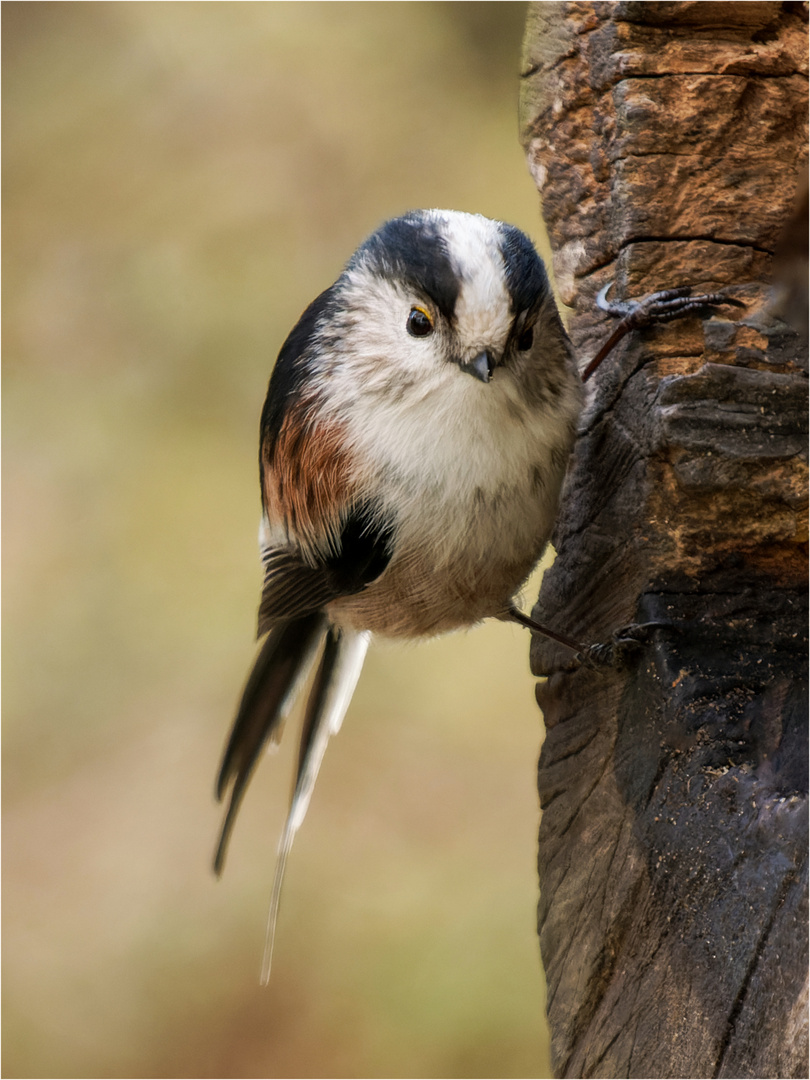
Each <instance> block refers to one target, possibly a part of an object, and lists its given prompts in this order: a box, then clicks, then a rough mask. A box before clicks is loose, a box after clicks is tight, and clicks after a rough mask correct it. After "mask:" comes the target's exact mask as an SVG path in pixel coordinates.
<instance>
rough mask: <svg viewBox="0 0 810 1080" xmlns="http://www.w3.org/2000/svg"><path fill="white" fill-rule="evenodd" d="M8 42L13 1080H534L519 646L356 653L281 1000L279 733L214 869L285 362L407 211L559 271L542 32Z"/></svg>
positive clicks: (138, 12)
mask: <svg viewBox="0 0 810 1080" xmlns="http://www.w3.org/2000/svg"><path fill="white" fill-rule="evenodd" d="M2 14H3V82H4V87H3V89H4V95H3V121H4V211H5V213H4V218H3V224H4V256H5V259H4V271H5V272H4V275H3V283H4V297H3V299H4V316H5V319H4V346H5V347H4V354H3V358H4V376H5V377H4V384H3V391H4V396H3V419H4V470H3V472H4V511H5V514H4V555H5V560H4V570H5V573H4V596H3V615H4V636H3V646H4V665H3V674H4V684H3V689H4V701H3V703H4V758H3V760H4V769H3V781H4V830H3V840H4V846H3V867H4V886H5V887H4V912H3V914H4V939H3V943H4V956H3V959H4V990H5V993H4V1002H3V1004H4V1047H3V1049H4V1062H3V1066H4V1070H3V1071H4V1074H5V1075H7V1076H12V1075H13V1076H49V1075H52V1076H217V1077H218V1076H290V1077H293V1076H335V1077H337V1076H353V1077H357V1076H392V1077H393V1076H436V1077H439V1076H448V1077H449V1076H470V1077H472V1076H500V1077H507V1076H543V1075H548V1073H547V1068H548V1066H547V1049H546V1043H545V1040H546V1033H545V1028H544V1022H543V996H542V995H543V989H542V977H541V972H540V966H539V957H538V947H537V940H536V934H535V928H534V918H535V910H534V909H535V904H536V900H537V884H536V874H535V867H534V862H535V851H536V832H537V824H538V808H537V799H536V793H535V764H536V758H537V753H538V750H539V746H540V741H541V738H542V728H541V723H540V716H539V713H538V711H537V709H536V706H535V704H534V695H533V681H532V679H531V677H530V675H529V672H528V639H527V636H526V635H525V634H524V633H522V632H521V631H519V630H517V629H512V628H510V627H506V626H502V625H491V626H485V627H483V628H480V629H477V630H475V631H471V632H470V633H467V634H463V635H456V636H455V637H452V638H448V639H444V640H441V641H437V642H431V643H428V644H423V645H419V646H413V647H393V646H383V647H380V648H378V649H376V650H374V651H373V652H372V654H371V656H370V658H369V661H368V663H367V668H366V671H365V673H364V676H363V679H362V680H361V684H360V687H359V689H358V692H357V695H356V698H355V701H354V702H353V704H352V707H351V709H350V712H349V715H348V717H347V720H346V723H345V725H344V729H343V731H342V732H341V734H340V736H339V737H338V738H337V739H335V740H334V742H333V744H332V745H331V746H330V748H329V751H328V754H327V758H326V762H325V764H324V769H323V773H322V776H321V779H320V782H319V786H318V789H317V790H316V794H315V797H314V799H313V803H312V806H311V809H310V812H309V817H308V819H307V821H306V823H305V826H304V828H303V829H302V831H301V833H300V835H299V838H298V841H297V844H296V847H295V850H294V853H293V856H292V859H291V862H290V867H289V873H288V880H287V884H286V893H285V898H284V904H283V906H282V913H281V920H280V924H279V933H278V939H277V951H276V967H275V970H274V973H273V979H272V982H271V985H270V987H269V989H267V990H262V989H260V988H259V986H258V978H257V976H258V970H259V963H260V957H261V948H262V939H263V932H264V925H263V924H264V918H265V914H266V908H267V900H268V891H269V886H270V882H271V878H272V870H273V861H274V851H275V844H276V838H277V835H278V830H279V827H280V824H281V820H282V816H283V810H284V803H285V800H286V797H287V794H288V791H289V784H290V774H291V769H292V760H293V759H292V754H293V750H294V747H292V746H291V743H292V742H293V741H294V739H293V738H291V737H290V736H288V738H287V739H286V740H285V746H284V747H283V749H282V751H281V753H280V754H279V755H278V756H277V757H276V758H270V759H268V760H266V761H264V762H262V765H261V768H260V770H259V772H258V774H257V776H256V778H255V780H254V782H253V783H252V785H251V789H250V791H249V793H248V797H247V799H246V801H245V804H244V808H243V811H242V815H241V819H240V821H239V823H238V827H237V831H236V835H235V837H234V842H233V845H232V849H231V853H230V858H229V864H228V866H227V869H226V873H225V875H224V878H223V880H222V881H220V882H216V881H215V880H214V878H213V876H212V874H211V872H210V857H211V853H212V849H213V844H214V840H215V836H216V832H217V828H218V824H219V815H220V809H219V807H217V806H216V805H215V803H214V801H213V794H212V789H213V779H214V774H215V770H216V766H217V759H218V756H219V753H220V751H221V747H222V743H223V740H224V737H225V734H226V730H227V726H228V724H229V721H230V718H231V714H232V709H233V706H234V704H235V700H236V698H237V697H238V693H239V689H240V686H241V682H242V680H243V678H244V676H245V673H246V671H247V668H248V666H249V664H250V661H251V657H252V655H253V644H252V634H253V625H254V615H255V608H256V602H257V597H258V588H259V583H260V574H259V566H258V557H257V551H256V528H257V525H258V506H259V501H258V483H257V466H256V449H257V426H258V414H259V410H260V408H261V403H262V400H263V396H264V391H265V388H266V384H267V379H268V376H269V372H270V368H271V365H272V361H273V358H274V356H275V353H276V352H277V350H278V348H279V346H280V344H281V342H282V340H283V338H284V336H285V334H286V333H287V331H288V330H289V329H290V327H291V326H292V324H293V323H294V321H295V319H296V318H297V316H298V314H299V313H300V311H301V310H302V309H303V308H304V307H305V306H306V304H307V303H308V302H309V301H310V300H311V299H312V298H313V297H314V296H315V295H316V293H318V292H319V291H320V290H321V289H323V288H324V287H326V285H328V284H329V283H330V282H331V281H332V280H333V279H334V277H335V276H336V274H337V273H338V272H339V270H340V268H341V265H342V264H343V262H344V261H345V260H346V258H347V257H348V256H349V255H350V254H351V252H352V250H353V249H354V247H355V246H356V245H357V244H358V243H359V241H360V240H362V239H363V237H364V236H365V235H367V234H368V233H369V232H370V231H371V230H372V229H374V228H375V227H376V226H377V225H378V224H379V223H380V222H381V221H382V220H384V219H385V218H387V217H390V216H392V215H395V214H398V213H400V212H402V211H404V210H406V209H409V208H411V207H415V206H451V207H454V208H456V209H461V210H470V211H479V212H481V213H484V214H488V215H491V216H493V217H501V218H504V219H506V220H509V221H512V222H514V223H515V224H517V225H519V226H521V227H522V228H524V229H525V230H526V231H527V232H529V233H530V234H531V235H533V236H534V237H535V238H537V239H538V240H539V237H540V224H539V212H538V207H537V197H536V193H535V192H534V189H533V186H532V182H531V180H530V178H529V176H528V173H527V171H526V167H525V164H524V161H523V157H522V152H521V150H520V147H519V145H518V138H517V83H518V79H517V68H518V57H519V49H520V36H521V30H522V21H523V15H524V5H522V4H512V3H495V4H490V3H471V4H467V3H448V4H440V3H403V4H400V3H363V4H353V3H328V4H321V3H263V2H258V3H195V2H191V3H173V2H168V3H22V2H21V3H4V4H3V6H2ZM292 734H293V733H290V735H292Z"/></svg>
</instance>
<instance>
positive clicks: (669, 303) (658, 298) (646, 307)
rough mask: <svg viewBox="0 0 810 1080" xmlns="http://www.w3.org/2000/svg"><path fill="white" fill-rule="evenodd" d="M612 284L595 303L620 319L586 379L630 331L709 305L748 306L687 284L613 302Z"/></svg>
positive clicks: (704, 309)
mask: <svg viewBox="0 0 810 1080" xmlns="http://www.w3.org/2000/svg"><path fill="white" fill-rule="evenodd" d="M612 285H613V282H612V281H611V282H609V283H608V284H607V285H606V286H605V287H604V289H602V290H600V292H599V294H598V296H597V297H596V303H597V304H598V305H599V307H600V308H601V309H602V310H603V311H606V312H607V313H608V314H609V315H614V316H616V318H618V319H620V320H621V322H620V323H619V324H618V325H617V326H616V328H615V330H614V331H613V333H612V334H611V335H610V337H609V338H608V339H607V341H606V342H605V344H604V345H603V346H602V348H601V349H600V350H599V352H598V353H597V354H596V356H594V358H593V359H592V360H591V362H590V363H589V364H588V366H587V367H586V368H585V370H584V371H583V373H582V381H583V382H587V381H588V379H590V377H591V375H593V373H594V372H595V371H596V369H597V368H598V367H599V365H600V364H601V363H602V361H603V360H604V359H605V357H606V356H607V355H608V353H609V352H611V350H612V349H613V348H615V346H616V345H618V343H619V342H620V341H621V340H622V338H623V337H624V336H625V334H629V333H630V331H631V330H639V329H641V328H642V327H644V326H649V325H650V324H651V323H655V322H671V321H672V320H673V319H680V318H682V317H683V316H685V315H692V314H695V313H696V312H700V311H706V309H707V308H713V307H720V306H722V305H723V304H730V305H732V306H733V307H745V304H743V303H742V302H741V301H739V300H734V299H733V298H732V297H730V296H723V294H722V293H700V294H699V295H697V296H692V295H691V294H692V290H691V288H690V287H689V286H688V285H687V286H684V287H683V288H680V289H662V290H661V291H660V292H654V293H649V294H648V295H647V296H643V297H642V298H641V299H640V300H615V301H610V300H608V298H607V294H608V292H609V291H610V289H611V287H612Z"/></svg>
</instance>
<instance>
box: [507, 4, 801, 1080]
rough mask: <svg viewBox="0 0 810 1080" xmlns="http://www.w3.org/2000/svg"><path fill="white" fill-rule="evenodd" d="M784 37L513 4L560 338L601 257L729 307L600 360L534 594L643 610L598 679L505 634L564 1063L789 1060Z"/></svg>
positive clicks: (795, 883)
mask: <svg viewBox="0 0 810 1080" xmlns="http://www.w3.org/2000/svg"><path fill="white" fill-rule="evenodd" d="M806 57H807V11H806V5H804V4H791V3H782V4H780V3H755V2H754V3H709V2H704V3H615V4H606V3H541V4H530V5H529V20H528V24H527V33H526V41H525V46H524V79H523V100H522V120H521V125H522V134H523V139H524V144H525V146H526V150H527V155H528V159H529V163H530V167H531V169H532V172H533V174H534V176H535V178H536V180H537V184H538V188H539V190H540V192H541V195H542V203H543V212H544V216H545V219H546V222H547V225H548V230H549V235H550V237H551V241H552V247H553V249H554V252H555V255H554V269H555V272H556V278H557V283H558V287H559V289H560V291H561V295H562V298H563V299H564V300H565V302H566V303H567V304H570V305H573V307H574V313H573V315H572V318H571V321H570V326H569V330H570V333H571V335H572V337H573V340H574V342H575V344H576V345H577V346H578V348H579V349H580V351H581V354H582V355H583V357H585V358H586V357H587V356H588V354H589V353H590V352H592V351H593V348H594V345H595V344H596V343H597V342H599V341H600V340H602V339H604V337H605V336H606V334H607V332H608V329H609V322H608V321H607V320H606V319H605V317H604V316H603V315H601V314H600V313H599V312H598V311H597V309H596V308H595V306H594V303H593V298H594V296H595V294H596V292H597V291H598V290H599V289H600V288H601V287H602V286H603V285H604V284H606V283H607V282H608V281H609V280H614V281H615V285H614V290H615V292H614V295H616V296H619V297H627V296H638V295H642V294H643V293H645V292H648V291H650V290H652V289H659V288H664V287H668V286H675V285H685V284H687V285H692V286H695V287H696V288H697V289H699V290H701V291H703V290H704V289H712V290H715V289H725V290H727V291H728V293H729V294H730V295H733V296H735V297H737V298H739V299H741V300H743V301H744V302H745V303H746V305H747V310H746V311H745V312H736V311H735V310H734V309H727V310H724V311H720V312H717V313H716V314H715V315H714V317H711V318H708V317H707V318H706V319H705V320H700V319H689V320H685V321H680V322H678V323H675V324H672V325H669V326H666V327H661V328H659V329H655V330H652V331H649V332H645V333H643V334H641V335H639V336H638V337H636V338H635V339H634V340H631V341H629V342H628V344H627V345H626V346H625V347H623V348H622V347H620V348H619V350H618V352H617V354H615V355H613V356H612V357H611V358H609V359H608V361H606V363H605V365H603V368H602V369H600V371H599V372H598V374H597V376H596V378H595V382H596V387H595V389H594V391H593V399H592V401H591V402H590V404H589V406H588V409H587V411H586V415H585V416H584V418H583V423H582V433H581V438H580V440H579V443H578V446H577V450H576V453H575V455H574V458H573V460H572V463H571V468H570V469H569V474H568V478H567V482H566V489H565V492H564V499H563V506H562V509H561V514H560V519H559V523H558V527H557V532H556V537H555V541H554V542H555V546H556V548H557V550H558V553H559V554H558V558H557V561H556V562H555V564H554V566H553V568H552V569H551V571H550V572H548V573H547V574H546V577H545V580H544V582H543V588H542V590H541V594H540V598H539V601H538V604H537V606H536V607H535V609H534V615H535V618H537V619H538V621H540V622H542V623H545V624H547V625H552V626H558V627H560V628H561V629H563V630H565V631H566V632H567V633H569V634H572V635H574V636H576V637H577V638H579V639H580V640H590V641H596V640H604V639H605V638H607V637H609V636H610V635H611V634H612V633H613V632H614V631H615V630H617V629H618V628H619V627H622V626H625V625H627V624H628V623H632V622H640V623H654V624H657V628H656V629H654V630H652V632H651V638H650V641H649V643H648V644H647V645H645V646H644V648H643V650H642V651H641V652H640V653H639V654H638V655H637V656H636V657H635V659H634V660H633V662H632V663H631V664H630V665H629V666H628V667H627V668H626V669H625V670H623V671H621V672H615V673H612V674H610V675H602V674H597V673H592V672H590V671H586V670H582V669H580V670H579V671H577V672H575V673H567V672H565V671H563V670H561V669H562V666H563V665H562V659H563V658H562V654H561V653H560V652H559V650H558V649H556V647H553V646H551V645H549V644H547V643H545V642H543V641H541V640H540V639H537V640H536V641H535V642H534V645H533V648H532V663H533V670H534V671H535V673H536V674H538V675H543V674H548V675H549V678H548V681H547V682H545V683H540V684H539V686H538V700H539V703H540V705H541V707H542V709H543V713H544V717H545V722H546V728H547V737H546V742H545V745H544V747H543V752H542V757H541V760H540V769H539V788H540V795H541V802H542V806H543V820H542V826H541V831H540V855H539V863H540V880H541V901H540V911H539V927H540V940H541V947H542V953H543V961H544V964H545V968H546V975H547V981H548V1001H549V1005H548V1010H549V1020H550V1024H551V1031H552V1053H553V1058H554V1062H555V1069H556V1070H557V1072H558V1074H559V1075H563V1076H614V1077H615V1076H649V1077H657V1076H687V1077H703V1076H734V1077H748V1076H752V1077H754V1076H756V1077H775V1076H780V1077H782V1076H785V1077H787V1076H805V1075H807V1068H808V1065H807V963H808V941H807V779H808V778H807V652H806V637H807V635H806V627H807V603H806V597H807V591H806V590H807V586H806V581H807V524H806V477H807V468H806V422H805V421H806V415H807V377H806V360H805V358H806V347H807V343H806V338H803V337H802V335H801V334H797V333H796V332H794V331H793V330H792V329H791V328H789V327H788V326H786V325H784V324H783V323H780V322H778V321H777V320H775V319H774V318H773V317H772V316H771V314H770V313H769V310H768V304H767V301H768V297H769V292H768V282H769V281H770V280H771V278H772V276H773V252H774V251H775V250H776V249H777V247H778V241H779V237H780V232H781V231H782V230H783V229H784V226H785V223H786V222H787V221H788V220H789V219H790V215H791V208H792V206H793V205H794V201H795V198H796V193H797V188H798V187H799V185H800V183H801V180H800V175H801V171H802V166H803V163H804V161H805V160H806V141H807V126H806V121H807V65H806ZM800 247H801V245H800ZM804 272H805V273H806V264H805V271H804ZM789 276H795V275H794V272H793V271H791V274H790V275H789Z"/></svg>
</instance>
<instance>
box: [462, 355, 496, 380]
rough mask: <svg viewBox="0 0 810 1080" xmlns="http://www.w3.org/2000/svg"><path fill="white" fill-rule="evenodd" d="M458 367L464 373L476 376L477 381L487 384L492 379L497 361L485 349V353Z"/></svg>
mask: <svg viewBox="0 0 810 1080" xmlns="http://www.w3.org/2000/svg"><path fill="white" fill-rule="evenodd" d="M458 366H459V367H460V368H461V370H462V371H466V372H467V374H468V375H474V376H475V378H476V379H480V380H481V382H484V383H487V382H489V380H490V379H491V378H492V372H493V371H494V370H495V361H494V359H493V357H492V353H491V352H489V351H488V350H487V349H484V351H483V352H480V353H479V354H478V356H475V357H473V359H472V360H469V361H468V362H467V363H466V364H459V365H458Z"/></svg>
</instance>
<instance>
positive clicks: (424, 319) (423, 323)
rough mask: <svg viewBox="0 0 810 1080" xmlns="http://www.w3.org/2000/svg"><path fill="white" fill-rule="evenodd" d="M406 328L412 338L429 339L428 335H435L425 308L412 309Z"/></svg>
mask: <svg viewBox="0 0 810 1080" xmlns="http://www.w3.org/2000/svg"><path fill="white" fill-rule="evenodd" d="M406 326H407V327H408V333H409V334H410V335H411V336H412V337H427V336H428V334H432V333H433V323H432V322H431V318H430V316H429V315H428V313H427V312H426V311H425V310H424V308H420V307H415V308H411V313H410V315H409V316H408V322H407V323H406Z"/></svg>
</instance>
